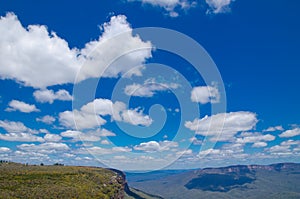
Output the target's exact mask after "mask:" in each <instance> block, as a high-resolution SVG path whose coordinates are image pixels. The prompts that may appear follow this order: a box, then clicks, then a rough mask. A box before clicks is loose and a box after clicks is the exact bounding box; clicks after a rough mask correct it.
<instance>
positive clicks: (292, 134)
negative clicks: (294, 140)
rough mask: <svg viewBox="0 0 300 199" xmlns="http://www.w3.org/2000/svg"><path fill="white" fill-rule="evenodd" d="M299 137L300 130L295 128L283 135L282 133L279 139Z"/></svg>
mask: <svg viewBox="0 0 300 199" xmlns="http://www.w3.org/2000/svg"><path fill="white" fill-rule="evenodd" d="M298 135H300V128H294V129H292V130H287V131H284V132H283V133H281V134H280V135H279V137H281V138H289V137H295V136H298Z"/></svg>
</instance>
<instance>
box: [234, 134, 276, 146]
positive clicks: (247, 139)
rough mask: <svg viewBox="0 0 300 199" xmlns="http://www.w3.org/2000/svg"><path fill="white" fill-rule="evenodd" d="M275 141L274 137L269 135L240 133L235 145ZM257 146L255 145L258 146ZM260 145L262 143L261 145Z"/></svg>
mask: <svg viewBox="0 0 300 199" xmlns="http://www.w3.org/2000/svg"><path fill="white" fill-rule="evenodd" d="M273 140H275V136H273V135H271V134H265V135H263V134H261V133H248V132H246V133H242V134H241V135H240V137H239V138H237V139H236V142H237V143H241V144H246V143H257V142H262V141H264V142H269V141H273ZM258 145H259V144H256V146H258ZM261 145H262V143H261Z"/></svg>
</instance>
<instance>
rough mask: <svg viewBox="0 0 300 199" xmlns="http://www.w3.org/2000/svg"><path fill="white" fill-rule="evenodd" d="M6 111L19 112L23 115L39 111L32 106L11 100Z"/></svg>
mask: <svg viewBox="0 0 300 199" xmlns="http://www.w3.org/2000/svg"><path fill="white" fill-rule="evenodd" d="M8 106H9V107H8V108H6V109H5V110H6V111H20V112H23V113H31V112H39V111H40V110H39V109H37V108H36V106H35V105H34V104H26V103H25V102H21V101H18V100H12V101H10V102H9V104H8Z"/></svg>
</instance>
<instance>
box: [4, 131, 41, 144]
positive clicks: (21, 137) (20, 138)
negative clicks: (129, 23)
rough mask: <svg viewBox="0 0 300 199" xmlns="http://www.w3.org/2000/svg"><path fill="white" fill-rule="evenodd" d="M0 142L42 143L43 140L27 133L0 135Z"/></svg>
mask: <svg viewBox="0 0 300 199" xmlns="http://www.w3.org/2000/svg"><path fill="white" fill-rule="evenodd" d="M0 140H6V141H11V142H44V141H45V140H44V139H43V138H41V137H38V136H36V135H32V134H29V133H6V134H0Z"/></svg>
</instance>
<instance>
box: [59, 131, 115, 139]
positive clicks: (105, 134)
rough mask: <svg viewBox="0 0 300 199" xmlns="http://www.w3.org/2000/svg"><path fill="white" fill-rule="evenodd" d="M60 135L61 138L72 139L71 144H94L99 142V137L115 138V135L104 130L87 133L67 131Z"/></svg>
mask: <svg viewBox="0 0 300 199" xmlns="http://www.w3.org/2000/svg"><path fill="white" fill-rule="evenodd" d="M60 135H61V136H63V137H67V138H72V141H73V142H78V141H83V142H84V141H86V142H96V141H99V140H101V137H110V136H116V134H114V133H113V132H111V131H108V130H106V129H97V130H95V131H88V132H81V131H73V130H67V131H64V132H62V133H61V134H60Z"/></svg>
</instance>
